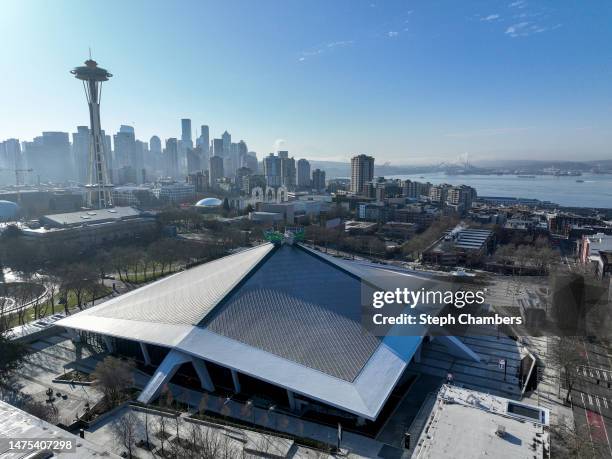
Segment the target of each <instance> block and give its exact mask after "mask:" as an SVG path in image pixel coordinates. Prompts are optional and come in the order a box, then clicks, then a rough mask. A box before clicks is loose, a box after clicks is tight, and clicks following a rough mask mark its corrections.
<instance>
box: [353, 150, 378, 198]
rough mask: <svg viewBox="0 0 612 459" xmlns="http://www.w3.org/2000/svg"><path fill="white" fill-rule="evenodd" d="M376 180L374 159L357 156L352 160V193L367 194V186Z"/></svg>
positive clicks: (366, 156)
mask: <svg viewBox="0 0 612 459" xmlns="http://www.w3.org/2000/svg"><path fill="white" fill-rule="evenodd" d="M373 179H374V158H373V157H372V156H368V155H357V156H353V157H352V158H351V192H352V193H354V194H364V193H366V184H367V183H368V182H371V181H372V180H373Z"/></svg>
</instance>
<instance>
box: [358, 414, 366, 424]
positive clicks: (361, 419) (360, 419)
mask: <svg viewBox="0 0 612 459" xmlns="http://www.w3.org/2000/svg"><path fill="white" fill-rule="evenodd" d="M365 423H366V421H365V419H364V418H362V417H361V416H359V417H358V418H357V425H358V426H364V425H365Z"/></svg>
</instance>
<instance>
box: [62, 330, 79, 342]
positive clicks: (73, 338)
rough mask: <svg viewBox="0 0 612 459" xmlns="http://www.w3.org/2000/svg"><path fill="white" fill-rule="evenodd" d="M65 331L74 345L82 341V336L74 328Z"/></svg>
mask: <svg viewBox="0 0 612 459" xmlns="http://www.w3.org/2000/svg"><path fill="white" fill-rule="evenodd" d="M65 330H66V332H67V333H68V336H70V340H71V341H72V342H73V343H78V342H80V341H81V335H80V334H79V332H78V331H76V330H75V329H74V328H66V329H65Z"/></svg>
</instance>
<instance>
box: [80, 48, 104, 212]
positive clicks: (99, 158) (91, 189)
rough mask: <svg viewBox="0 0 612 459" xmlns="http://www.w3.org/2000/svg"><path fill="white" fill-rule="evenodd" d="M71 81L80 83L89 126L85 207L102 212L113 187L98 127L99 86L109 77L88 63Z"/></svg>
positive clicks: (99, 68)
mask: <svg viewBox="0 0 612 459" xmlns="http://www.w3.org/2000/svg"><path fill="white" fill-rule="evenodd" d="M70 73H72V74H73V75H74V76H75V78H78V79H79V80H82V81H83V88H84V89H85V97H86V98H87V104H88V105H89V123H90V130H91V141H90V148H89V162H88V183H87V185H86V188H87V198H86V204H87V207H90V208H98V209H104V208H106V207H112V205H113V200H112V193H111V192H112V188H113V185H112V184H111V183H110V181H109V179H108V171H107V163H106V158H105V155H104V153H105V151H104V138H103V137H102V127H101V126H100V98H101V96H102V82H103V81H108V79H109V78H110V77H112V76H113V75H111V74H110V73H108V72H107V71H106V70H105V69H103V68H102V67H98V63H97V62H96V61H94V60H92V59H91V56H90V58H89V59H88V60H86V61H85V65H84V66H81V67H76V68H75V69H74V70H71V71H70Z"/></svg>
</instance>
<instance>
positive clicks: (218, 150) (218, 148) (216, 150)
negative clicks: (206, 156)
mask: <svg viewBox="0 0 612 459" xmlns="http://www.w3.org/2000/svg"><path fill="white" fill-rule="evenodd" d="M210 156H219V157H220V158H223V157H224V156H225V152H224V151H223V139H213V141H212V151H211V152H210Z"/></svg>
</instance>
